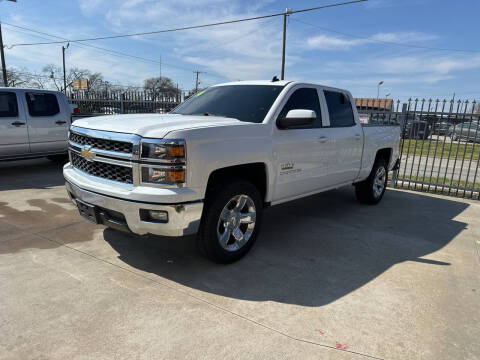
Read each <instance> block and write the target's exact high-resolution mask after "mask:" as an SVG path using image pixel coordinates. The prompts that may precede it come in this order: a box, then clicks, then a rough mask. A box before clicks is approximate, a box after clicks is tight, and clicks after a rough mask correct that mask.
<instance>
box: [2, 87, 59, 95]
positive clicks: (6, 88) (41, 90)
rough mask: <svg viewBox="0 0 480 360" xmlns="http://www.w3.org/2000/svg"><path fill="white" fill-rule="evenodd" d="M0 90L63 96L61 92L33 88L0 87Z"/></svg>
mask: <svg viewBox="0 0 480 360" xmlns="http://www.w3.org/2000/svg"><path fill="white" fill-rule="evenodd" d="M0 90H1V91H7V90H10V91H12V90H25V91H39V92H43V93H61V94H63V93H62V92H61V91H57V90H47V89H35V88H22V87H13V86H9V87H5V86H0Z"/></svg>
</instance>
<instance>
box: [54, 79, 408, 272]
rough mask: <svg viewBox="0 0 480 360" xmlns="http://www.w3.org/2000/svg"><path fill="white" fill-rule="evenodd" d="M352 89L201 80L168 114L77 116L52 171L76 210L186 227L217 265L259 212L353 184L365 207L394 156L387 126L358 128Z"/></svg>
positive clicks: (140, 225)
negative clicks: (64, 159)
mask: <svg viewBox="0 0 480 360" xmlns="http://www.w3.org/2000/svg"><path fill="white" fill-rule="evenodd" d="M354 104H355V102H354V101H353V98H352V95H351V94H350V93H349V92H348V91H346V90H341V89H336V88H331V87H326V86H322V85H316V84H309V83H302V82H293V81H271V82H270V81H248V82H245V81H242V82H231V83H226V84H220V85H216V86H212V87H210V88H208V89H206V90H204V91H200V92H198V93H197V94H195V95H194V96H192V97H190V98H189V99H188V100H186V101H185V102H184V103H182V104H180V105H179V106H178V107H177V108H175V109H174V110H173V111H172V112H170V113H169V114H129V115H113V116H101V117H95V118H84V119H80V120H77V121H75V122H74V123H73V124H72V126H71V127H70V132H69V156H70V162H69V163H67V164H66V165H65V166H64V169H63V174H64V177H65V180H66V188H67V191H68V194H69V196H70V197H71V199H72V201H73V203H74V204H76V206H77V207H78V209H79V212H80V214H81V215H83V216H84V217H86V218H87V219H89V220H91V221H93V222H95V223H101V224H104V225H106V226H108V227H111V228H114V229H118V230H123V231H127V232H131V233H135V234H140V235H146V234H154V235H162V236H173V237H178V236H184V235H189V234H197V239H198V241H199V244H200V246H201V248H202V250H203V252H204V253H205V254H206V255H207V256H208V257H209V258H210V259H211V260H213V261H216V262H222V263H228V262H232V261H235V260H238V259H239V258H241V257H242V256H243V255H245V254H246V253H247V252H248V251H249V249H250V248H251V247H252V245H253V244H254V242H255V239H256V238H257V236H258V233H259V231H260V225H261V220H262V210H263V209H264V208H265V207H268V206H272V205H277V204H280V203H284V202H287V201H290V200H294V199H298V198H301V197H304V196H309V195H312V194H315V193H319V192H322V191H326V190H329V189H334V188H339V187H342V186H345V185H351V184H353V185H354V186H355V189H356V196H357V198H358V200H359V201H360V202H362V203H366V204H377V203H378V202H379V201H380V200H381V199H382V197H383V195H384V193H385V189H386V185H387V178H388V171H389V170H392V169H394V168H396V167H398V164H399V160H398V159H399V141H400V128H399V126H363V125H362V124H360V121H359V117H358V113H357V110H356V107H355V105H354Z"/></svg>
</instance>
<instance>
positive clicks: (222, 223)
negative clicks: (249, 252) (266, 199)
mask: <svg viewBox="0 0 480 360" xmlns="http://www.w3.org/2000/svg"><path fill="white" fill-rule="evenodd" d="M256 214H257V212H256V209H255V203H254V202H253V200H252V198H250V196H248V195H237V196H234V197H233V198H231V199H230V201H229V202H228V203H227V204H226V205H225V206H224V208H223V210H222V212H221V213H220V218H219V219H218V225H217V237H218V241H219V243H220V245H221V246H222V248H223V249H225V250H227V251H236V250H238V249H240V248H241V247H242V246H244V245H245V244H246V243H247V242H248V240H249V239H250V237H251V236H252V233H253V230H254V229H255V221H256Z"/></svg>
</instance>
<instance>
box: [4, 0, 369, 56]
mask: <svg viewBox="0 0 480 360" xmlns="http://www.w3.org/2000/svg"><path fill="white" fill-rule="evenodd" d="M365 1H368V0H351V1H345V2H340V3H335V4H328V5H322V6H316V7H312V8H308V9H301V10H294V11H291V12H290V13H289V14H297V13H303V12H308V11H314V10H320V9H326V8H332V7H338V6H343V5H350V4H355V3H360V2H365ZM284 15H285V13H284V12H281V13H275V14H268V15H260V16H254V17H249V18H242V19H235V20H229V21H219V22H215V23H210V24H202V25H193V26H184V27H177V28H172V29H164V30H155V31H145V32H139V33H132V34H122V35H111V36H99V37H93V38H85V39H75V40H71V39H65V41H49V42H36V43H18V44H12V45H10V46H9V48H12V47H14V46H31V45H50V44H61V43H64V42H66V41H68V42H71V43H75V42H85V41H97V40H107V39H119V38H126V37H133V36H144V35H153V34H161V33H168V32H175V31H184V30H192V29H200V28H206V27H212V26H219V25H227V24H235V23H240V22H246V21H253V20H260V19H266V18H272V17H276V16H284Z"/></svg>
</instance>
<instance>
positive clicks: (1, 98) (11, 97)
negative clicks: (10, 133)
mask: <svg viewBox="0 0 480 360" xmlns="http://www.w3.org/2000/svg"><path fill="white" fill-rule="evenodd" d="M17 116H18V103H17V95H15V93H13V92H7V91H0V117H17Z"/></svg>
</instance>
